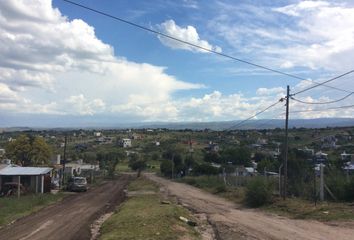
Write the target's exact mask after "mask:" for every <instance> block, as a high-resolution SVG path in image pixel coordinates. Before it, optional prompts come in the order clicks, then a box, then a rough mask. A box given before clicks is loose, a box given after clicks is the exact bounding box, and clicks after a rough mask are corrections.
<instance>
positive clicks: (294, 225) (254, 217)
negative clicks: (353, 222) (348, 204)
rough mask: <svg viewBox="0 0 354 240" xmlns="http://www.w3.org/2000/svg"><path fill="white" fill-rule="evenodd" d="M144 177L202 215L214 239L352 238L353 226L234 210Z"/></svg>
mask: <svg viewBox="0 0 354 240" xmlns="http://www.w3.org/2000/svg"><path fill="white" fill-rule="evenodd" d="M146 176H147V177H148V178H150V179H151V180H153V181H155V182H157V183H159V184H160V185H161V186H162V187H163V188H164V189H165V190H167V191H168V194H169V195H171V196H175V197H176V198H177V199H178V200H179V202H180V203H182V204H183V205H185V206H186V207H188V208H189V209H191V210H192V211H194V212H196V213H204V214H206V215H207V219H208V221H209V222H210V224H212V225H213V227H214V231H215V235H216V238H217V239H223V240H229V239H230V240H234V239H247V240H248V239H262V240H263V239H266V240H267V239H290V240H299V239H301V240H327V239H328V240H354V227H350V226H347V227H339V226H329V225H327V224H324V223H321V222H317V221H310V220H293V219H288V218H284V217H279V216H275V215H270V214H269V215H267V214H265V213H262V212H259V211H256V210H249V209H237V206H236V205H235V204H233V203H231V202H229V201H227V200H224V199H222V198H220V197H217V196H214V195H212V194H209V193H206V192H204V191H202V190H200V189H197V188H195V187H192V186H189V185H186V184H181V183H176V182H171V181H169V180H166V179H163V178H159V177H157V176H155V175H152V174H146Z"/></svg>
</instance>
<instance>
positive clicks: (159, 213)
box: [100, 178, 200, 240]
mask: <svg viewBox="0 0 354 240" xmlns="http://www.w3.org/2000/svg"><path fill="white" fill-rule="evenodd" d="M128 190H129V191H141V192H148V191H149V192H151V191H152V193H150V194H142V195H134V196H132V197H130V198H129V199H128V200H127V201H126V202H125V203H123V205H122V206H121V207H119V208H118V209H117V210H116V212H115V213H114V214H113V215H112V216H111V217H110V218H109V219H108V220H107V221H106V222H104V224H103V226H102V228H101V237H100V239H101V240H109V239H131V240H134V239H154V240H155V239H156V240H160V239H161V240H168V239H171V240H172V239H173V240H174V239H200V236H199V233H198V232H197V231H196V230H195V229H194V228H193V227H191V226H189V225H187V224H185V223H184V222H182V221H180V220H179V219H178V218H179V217H180V216H183V217H186V218H188V219H193V218H192V217H191V216H190V213H189V212H188V211H187V210H186V209H184V208H182V207H180V206H178V205H176V204H174V203H171V204H161V203H160V200H161V199H160V195H159V192H158V187H157V186H156V185H155V184H153V183H151V182H150V181H148V180H146V179H144V178H139V179H137V180H135V181H133V182H132V183H131V184H130V185H129V187H128Z"/></svg>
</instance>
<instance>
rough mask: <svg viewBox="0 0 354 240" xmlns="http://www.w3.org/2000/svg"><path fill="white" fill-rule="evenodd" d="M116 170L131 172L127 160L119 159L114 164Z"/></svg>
mask: <svg viewBox="0 0 354 240" xmlns="http://www.w3.org/2000/svg"><path fill="white" fill-rule="evenodd" d="M116 171H118V172H132V171H133V170H131V168H130V167H129V162H128V161H121V162H119V163H118V164H117V166H116Z"/></svg>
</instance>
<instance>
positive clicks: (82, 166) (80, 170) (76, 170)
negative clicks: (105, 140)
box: [64, 159, 100, 177]
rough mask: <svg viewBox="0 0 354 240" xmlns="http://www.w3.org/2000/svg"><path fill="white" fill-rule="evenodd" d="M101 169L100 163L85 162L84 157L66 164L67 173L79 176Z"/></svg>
mask: <svg viewBox="0 0 354 240" xmlns="http://www.w3.org/2000/svg"><path fill="white" fill-rule="evenodd" d="M98 170H100V167H99V165H96V164H86V163H83V161H82V159H80V160H78V161H76V162H71V163H67V164H65V171H64V172H65V175H69V176H70V177H71V176H79V175H85V174H86V173H87V172H91V171H98Z"/></svg>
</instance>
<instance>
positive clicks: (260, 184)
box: [245, 177, 273, 207]
mask: <svg viewBox="0 0 354 240" xmlns="http://www.w3.org/2000/svg"><path fill="white" fill-rule="evenodd" d="M272 190H273V186H272V184H271V183H270V182H268V181H267V180H266V179H263V178H260V177H257V178H253V179H252V180H250V181H249V182H248V184H247V186H246V198H245V202H246V204H247V205H248V206H250V207H260V206H262V205H264V204H267V203H270V202H271V201H272Z"/></svg>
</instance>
